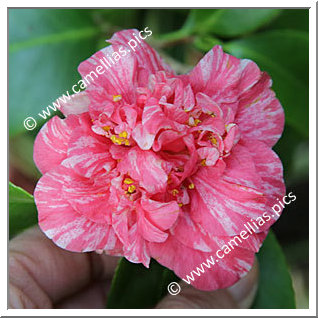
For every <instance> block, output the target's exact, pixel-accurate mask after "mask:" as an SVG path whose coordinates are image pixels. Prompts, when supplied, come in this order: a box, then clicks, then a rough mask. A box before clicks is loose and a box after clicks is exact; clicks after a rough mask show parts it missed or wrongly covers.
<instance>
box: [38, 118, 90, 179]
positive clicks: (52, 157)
mask: <svg viewBox="0 0 318 318" xmlns="http://www.w3.org/2000/svg"><path fill="white" fill-rule="evenodd" d="M87 119H88V114H87V113H86V114H82V115H80V116H76V115H71V116H69V117H68V118H66V119H61V118H59V117H58V116H54V117H53V118H51V119H50V120H49V121H48V122H47V123H46V124H44V126H43V127H42V128H41V130H40V131H39V133H38V135H37V136H36V139H35V142H34V154H33V159H34V162H35V164H36V166H37V167H38V169H39V170H40V171H41V172H42V173H43V174H44V173H46V172H47V171H49V170H50V169H53V168H54V167H56V166H57V165H59V164H60V163H61V162H62V161H63V160H64V159H65V158H66V155H67V147H68V143H69V140H70V137H71V134H72V131H73V129H75V128H76V127H78V126H80V125H81V124H82V123H83V122H84V121H86V120H87Z"/></svg>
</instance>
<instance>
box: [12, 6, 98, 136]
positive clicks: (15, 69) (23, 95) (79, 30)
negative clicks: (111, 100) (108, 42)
mask: <svg viewBox="0 0 318 318" xmlns="http://www.w3.org/2000/svg"><path fill="white" fill-rule="evenodd" d="M98 32H99V31H98V29H97V28H96V26H95V25H94V24H93V22H92V20H91V18H90V10H74V9H73V10H67V9H58V10H53V9H9V35H10V37H9V52H10V54H9V110H10V111H9V130H10V134H11V135H12V134H17V133H19V132H24V131H26V129H25V128H24V126H23V121H24V119H25V118H26V117H29V116H32V117H34V118H35V120H37V121H39V123H38V124H40V123H41V121H42V122H43V120H42V119H41V117H40V116H38V115H37V114H38V113H39V112H41V111H42V110H43V109H46V107H47V106H48V105H51V103H52V102H53V101H55V100H56V99H57V98H58V97H60V96H61V95H63V94H64V93H65V92H66V91H67V90H70V94H72V93H71V88H72V86H73V85H74V84H76V83H77V81H78V80H79V79H80V77H79V74H78V73H77V66H78V64H79V63H80V62H81V61H83V60H84V59H86V58H88V57H89V56H90V55H91V54H93V53H94V51H95V43H96V39H95V38H96V34H97V33H98Z"/></svg>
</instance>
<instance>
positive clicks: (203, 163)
mask: <svg viewBox="0 0 318 318" xmlns="http://www.w3.org/2000/svg"><path fill="white" fill-rule="evenodd" d="M205 162H206V159H203V160H202V161H201V166H203V167H205V166H206V163H205Z"/></svg>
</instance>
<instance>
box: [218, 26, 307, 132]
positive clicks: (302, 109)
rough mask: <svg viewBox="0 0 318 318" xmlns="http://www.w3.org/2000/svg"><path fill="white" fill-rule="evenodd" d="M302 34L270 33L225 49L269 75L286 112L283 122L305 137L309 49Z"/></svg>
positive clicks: (238, 42) (235, 42) (227, 44)
mask: <svg viewBox="0 0 318 318" xmlns="http://www.w3.org/2000/svg"><path fill="white" fill-rule="evenodd" d="M308 44H309V43H308V34H307V33H306V32H302V31H290V30H280V31H269V32H265V33H262V34H258V35H255V36H250V37H246V38H244V39H240V40H235V41H232V42H228V43H226V44H225V45H224V49H225V50H226V51H228V52H229V53H231V54H233V55H235V56H237V57H239V58H249V59H252V60H254V61H255V62H256V63H257V64H258V65H259V67H260V68H261V69H262V70H263V71H266V72H267V73H269V74H270V76H271V77H272V79H273V89H274V91H275V92H276V94H277V97H278V98H279V100H280V102H281V104H282V106H283V107H284V110H285V115H286V122H287V123H288V124H290V125H291V126H293V127H295V128H296V129H297V130H298V131H299V132H301V133H302V134H303V135H304V136H308V127H309V124H308V119H309V97H308V96H309V93H308V72H309V50H308V48H309V46H308Z"/></svg>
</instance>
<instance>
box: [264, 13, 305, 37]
mask: <svg viewBox="0 0 318 318" xmlns="http://www.w3.org/2000/svg"><path fill="white" fill-rule="evenodd" d="M268 29H271V30H276V29H290V30H301V31H306V32H309V9H284V10H282V13H281V15H280V16H279V18H278V19H275V21H273V22H272V23H271V24H270V25H269V26H268Z"/></svg>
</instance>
